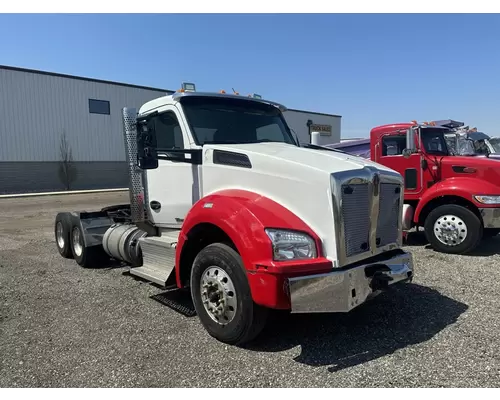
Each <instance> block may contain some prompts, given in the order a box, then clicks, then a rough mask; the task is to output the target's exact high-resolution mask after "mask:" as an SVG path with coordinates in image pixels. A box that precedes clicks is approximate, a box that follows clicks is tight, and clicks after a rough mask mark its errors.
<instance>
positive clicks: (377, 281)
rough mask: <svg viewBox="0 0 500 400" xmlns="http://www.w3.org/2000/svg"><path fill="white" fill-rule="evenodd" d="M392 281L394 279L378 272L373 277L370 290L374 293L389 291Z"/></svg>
mask: <svg viewBox="0 0 500 400" xmlns="http://www.w3.org/2000/svg"><path fill="white" fill-rule="evenodd" d="M392 280H393V278H392V277H391V276H389V275H386V274H384V273H383V272H382V271H376V272H375V273H374V274H373V276H372V281H371V282H370V288H371V289H372V290H373V291H377V290H384V289H387V287H388V286H389V282H390V281H392Z"/></svg>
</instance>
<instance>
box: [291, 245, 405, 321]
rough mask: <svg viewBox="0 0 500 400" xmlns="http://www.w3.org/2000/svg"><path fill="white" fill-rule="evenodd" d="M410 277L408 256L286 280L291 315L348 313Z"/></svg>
mask: <svg viewBox="0 0 500 400" xmlns="http://www.w3.org/2000/svg"><path fill="white" fill-rule="evenodd" d="M412 278H413V257H412V255H411V254H409V253H402V254H398V255H396V256H393V257H391V258H389V259H387V260H383V261H377V262H376V263H369V264H363V265H358V266H355V267H353V268H349V269H346V270H341V271H333V272H328V273H325V274H317V275H309V276H300V277H295V278H289V279H288V284H289V288H290V302H291V312H292V313H306V312H307V313H312V312H348V311H350V310H352V309H353V308H355V307H357V306H359V305H360V304H362V303H364V302H365V301H367V300H368V299H369V298H370V297H373V296H375V295H376V294H378V293H380V291H381V290H383V289H385V288H387V287H388V286H390V285H394V284H396V283H402V282H410V281H411V280H412Z"/></svg>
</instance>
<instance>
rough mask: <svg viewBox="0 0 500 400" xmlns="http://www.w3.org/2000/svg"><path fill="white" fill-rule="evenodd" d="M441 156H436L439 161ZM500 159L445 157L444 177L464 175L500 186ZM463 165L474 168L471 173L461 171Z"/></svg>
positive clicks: (443, 163)
mask: <svg viewBox="0 0 500 400" xmlns="http://www.w3.org/2000/svg"><path fill="white" fill-rule="evenodd" d="M439 160H440V157H436V161H438V162H439ZM499 161H500V160H499V159H493V158H488V157H471V156H453V157H443V158H442V161H441V165H442V168H443V177H457V176H464V177H468V178H477V179H482V180H485V181H488V182H489V183H492V184H494V185H496V186H500V163H499ZM463 167H467V168H473V169H474V170H475V171H474V172H470V173H463V172H460V171H461V169H462V168H463Z"/></svg>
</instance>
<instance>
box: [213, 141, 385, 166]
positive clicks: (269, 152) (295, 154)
mask: <svg viewBox="0 0 500 400" xmlns="http://www.w3.org/2000/svg"><path fill="white" fill-rule="evenodd" d="M205 147H213V148H214V149H215V148H217V149H220V150H226V151H233V152H241V153H245V154H247V155H248V157H249V158H250V161H252V156H254V157H257V158H261V157H265V158H267V159H272V160H273V161H275V162H276V163H278V162H280V161H281V162H284V163H287V164H294V165H296V166H298V167H299V166H300V167H301V168H303V167H306V168H309V169H315V170H317V171H321V172H326V173H328V174H330V173H332V172H340V171H345V170H351V169H361V168H363V167H365V166H372V167H374V168H377V169H379V170H381V171H387V172H394V170H392V169H390V168H387V167H386V166H384V165H382V164H378V163H376V162H373V161H371V160H368V159H365V158H362V157H359V156H355V155H351V154H345V153H340V152H335V151H330V150H316V149H309V148H304V147H298V146H294V145H290V144H286V143H275V142H265V143H248V144H234V145H233V144H228V145H210V146H205Z"/></svg>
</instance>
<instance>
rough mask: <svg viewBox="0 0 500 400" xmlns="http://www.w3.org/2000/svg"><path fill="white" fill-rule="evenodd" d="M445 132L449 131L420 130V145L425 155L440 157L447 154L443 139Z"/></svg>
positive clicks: (437, 129) (436, 129) (435, 129)
mask: <svg viewBox="0 0 500 400" xmlns="http://www.w3.org/2000/svg"><path fill="white" fill-rule="evenodd" d="M446 132H449V130H446V129H440V128H423V129H421V130H420V137H421V138H422V145H423V148H424V149H425V152H426V153H427V154H430V155H440V156H447V155H448V154H449V152H448V146H447V145H446V139H445V137H444V134H445V133H446Z"/></svg>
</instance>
